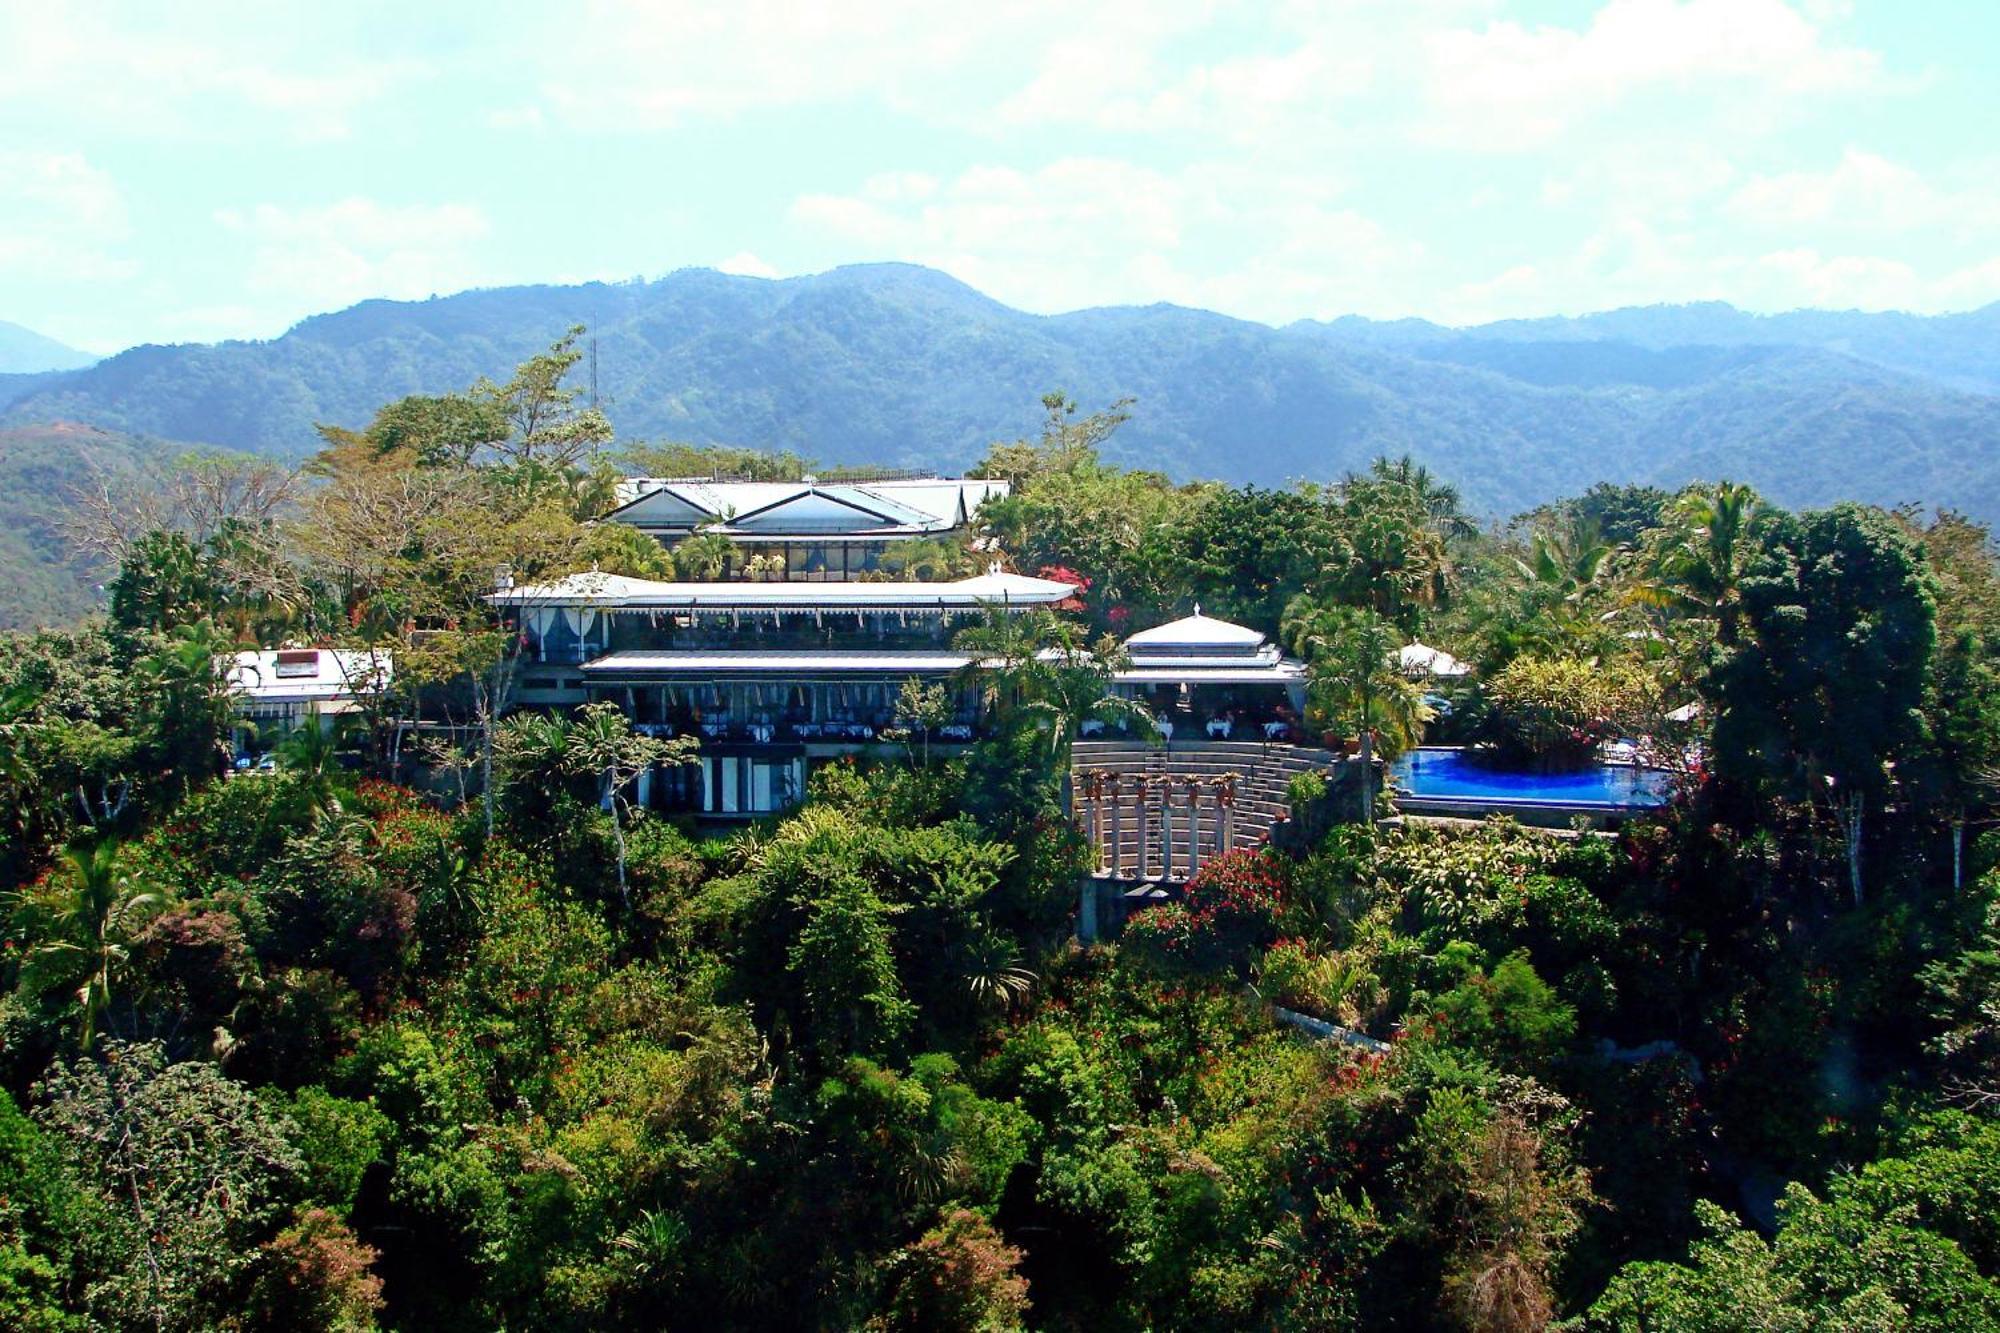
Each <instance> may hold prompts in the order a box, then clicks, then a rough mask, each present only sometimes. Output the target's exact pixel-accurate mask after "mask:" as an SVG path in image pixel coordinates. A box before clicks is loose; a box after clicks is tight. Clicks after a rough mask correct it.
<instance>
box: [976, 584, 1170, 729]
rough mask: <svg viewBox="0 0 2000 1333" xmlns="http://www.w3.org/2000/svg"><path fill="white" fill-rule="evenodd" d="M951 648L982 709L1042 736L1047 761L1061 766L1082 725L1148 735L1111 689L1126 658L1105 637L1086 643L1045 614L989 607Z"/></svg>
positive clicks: (1136, 708)
mask: <svg viewBox="0 0 2000 1333" xmlns="http://www.w3.org/2000/svg"><path fill="white" fill-rule="evenodd" d="M952 646H953V647H955V648H957V649H958V650H959V651H960V652H962V653H965V654H967V655H968V656H969V657H970V658H971V659H972V661H971V662H970V664H969V665H968V666H967V667H966V672H967V674H968V675H969V677H970V678H971V679H972V680H973V681H974V682H975V683H976V684H977V686H978V687H979V689H980V691H981V694H982V697H983V698H984V699H985V700H986V702H987V703H988V705H989V706H992V707H995V708H997V709H998V710H1000V711H1001V712H1002V713H1003V714H1011V715H1012V716H1013V717H1015V718H1016V719H1019V720H1021V721H1025V722H1030V723H1032V725H1033V726H1034V727H1035V728H1036V729H1037V730H1038V731H1042V732H1044V733H1046V734H1047V736H1048V742H1049V757H1050V759H1051V760H1055V761H1066V760H1067V759H1068V756H1069V749H1070V746H1071V744H1072V743H1074V741H1075V739H1076V733H1077V730H1078V729H1079V728H1080V727H1081V726H1082V725H1083V723H1085V722H1086V721H1092V720H1095V721H1100V722H1117V721H1127V722H1137V723H1140V724H1142V728H1141V732H1142V734H1151V733H1152V730H1153V728H1152V720H1153V718H1152V714H1151V713H1149V712H1147V711H1146V709H1145V706H1144V705H1142V704H1140V703H1138V702H1137V701H1136V700H1132V699H1127V698H1125V697H1124V696H1122V695H1120V694H1117V693H1115V692H1114V691H1113V690H1112V688H1111V677H1112V674H1113V673H1114V672H1116V671H1117V670H1118V669H1119V668H1120V667H1121V666H1123V665H1124V663H1125V657H1124V652H1123V650H1122V649H1121V648H1120V647H1119V646H1118V643H1117V641H1116V640H1115V639H1113V638H1111V637H1110V636H1109V635H1106V636H1104V637H1103V638H1100V639H1098V640H1097V641H1096V642H1094V643H1089V642H1086V641H1085V640H1084V637H1083V631H1082V630H1081V629H1080V628H1079V627H1078V626H1077V625H1075V624H1074V623H1072V622H1070V621H1067V620H1064V619H1062V618H1060V617H1059V616H1057V615H1056V614H1055V613H1053V612H1051V611H1048V610H1044V609H1037V610H1034V611H1031V612H1028V613H1027V614H1025V615H1018V616H1011V615H1008V614H1007V613H1006V612H1004V611H1001V610H1000V609H999V608H997V607H988V608H987V609H986V616H985V619H984V621H983V622H982V623H980V624H978V625H971V626H968V627H966V628H965V629H962V630H960V631H959V632H958V634H957V635H956V636H955V637H954V638H953V639H952Z"/></svg>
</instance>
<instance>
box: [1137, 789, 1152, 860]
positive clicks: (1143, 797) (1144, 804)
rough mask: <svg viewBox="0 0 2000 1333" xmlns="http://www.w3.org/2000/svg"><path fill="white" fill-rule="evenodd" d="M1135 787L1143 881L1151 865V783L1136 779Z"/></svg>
mask: <svg viewBox="0 0 2000 1333" xmlns="http://www.w3.org/2000/svg"><path fill="white" fill-rule="evenodd" d="M1135 785H1136V786H1137V787H1138V791H1139V837H1138V843H1139V866H1138V870H1139V878H1140V879H1141V880H1143V879H1145V878H1146V870H1147V867H1148V866H1149V865H1150V864H1151V863H1152V856H1151V852H1152V850H1153V810H1152V805H1151V803H1150V801H1149V798H1150V796H1151V795H1152V786H1153V781H1152V779H1151V778H1147V777H1141V778H1139V779H1138V781H1137V783H1136V784H1135Z"/></svg>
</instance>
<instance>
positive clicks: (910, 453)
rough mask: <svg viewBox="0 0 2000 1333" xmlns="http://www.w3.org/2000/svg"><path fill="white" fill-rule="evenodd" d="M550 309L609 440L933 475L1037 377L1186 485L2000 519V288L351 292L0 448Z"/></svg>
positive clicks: (266, 433) (430, 354) (275, 438)
mask: <svg viewBox="0 0 2000 1333" xmlns="http://www.w3.org/2000/svg"><path fill="white" fill-rule="evenodd" d="M572 324H583V325H586V326H588V328H589V329H590V332H591V336H592V338H593V339H594V341H595V343H596V349H595V350H596V386H597V393H598V395H599V397H600V401H601V403H602V405H603V406H604V408H605V410H606V411H607V413H609V415H610V416H611V418H612V420H613V422H614V424H615V425H616V426H617V428H618V431H619V434H620V436H621V437H622V438H625V439H628V440H634V439H657V438H671V439H677V440H689V441H696V442H711V443H734V444H753V445H762V446H768V447H778V448H788V449H794V450H797V451H798V452H800V453H803V454H805V455H807V456H809V457H812V458H815V459H818V460H821V461H822V462H826V463H881V464H892V465H897V466H909V467H935V468H943V469H951V468H957V467H962V466H964V465H966V464H968V463H970V462H971V461H972V460H973V459H975V458H976V457H977V456H978V455H979V454H980V453H981V452H982V451H983V450H984V448H985V446H986V445H987V444H988V443H989V442H991V441H992V440H994V439H997V438H1013V437H1016V436H1019V435H1023V434H1031V433H1033V431H1034V430H1035V429H1036V425H1037V422H1038V419H1039V416H1040V409H1039V406H1038V402H1037V400H1038V399H1039V397H1040V395H1042V394H1043V393H1045V392H1047V391H1049V390H1050V389H1056V388H1060V389H1063V390H1065V391H1067V392H1068V393H1069V394H1070V395H1071V396H1072V397H1074V398H1075V399H1076V400H1077V401H1078V403H1079V404H1080V405H1081V406H1082V407H1083V408H1085V409H1090V408H1094V407H1097V406H1101V405H1104V404H1107V403H1109V402H1112V401H1113V400H1115V399H1118V398H1121V397H1126V396H1130V397H1133V398H1135V399H1136V400H1137V402H1136V404H1135V406H1134V408H1133V417H1132V420H1131V422H1130V423H1129V424H1128V425H1127V426H1126V427H1125V428H1124V429H1123V430H1121V431H1119V432H1118V434H1116V435H1115V436H1113V437H1112V439H1111V441H1110V444H1109V447H1108V448H1107V450H1106V452H1107V454H1108V455H1109V456H1110V458H1111V459H1112V460H1113V461H1116V462H1121V463H1125V464H1129V465H1136V466H1146V467H1152V468H1158V469H1161V470H1164V471H1166V472H1168V473H1170V474H1172V475H1174V476H1175V477H1177V478H1182V479H1189V478H1196V477H1219V478H1222V479H1225V480H1227V481H1231V482H1258V483H1263V484H1274V483H1278V482H1282V481H1285V480H1287V479H1291V478H1296V477H1311V478H1320V479H1325V478H1332V477H1337V476H1339V475H1341V474H1342V473H1344V472H1346V471H1348V470H1350V469H1354V468H1359V467H1362V466H1364V465H1365V464H1366V463H1367V461H1368V460H1369V459H1371V458H1373V457H1374V456H1376V455H1378V454H1383V453H1390V454H1400V453H1405V452H1407V453H1411V454H1414V455H1415V456H1416V457H1418V458H1419V459H1420V460H1422V461H1423V462H1425V463H1427V464H1429V465H1430V466H1431V467H1432V468H1433V469H1434V470H1436V471H1437V472H1439V473H1441V474H1443V475H1444V476H1445V477H1447V478H1448V479H1450V480H1451V481H1453V482H1455V483H1457V484H1458V485H1459V486H1460V488H1461V489H1462V490H1463V492H1464V493H1465V495H1466V498H1467V500H1468V501H1469V503H1470V504H1471V505H1472V506H1473V507H1474V508H1475V509H1476V510H1478V511H1479V512H1481V513H1483V514H1486V515H1488V516H1504V515H1506V514H1510V513H1514V512H1518V511H1520V510H1522V509H1525V508H1528V507H1531V506H1533V505H1535V504H1538V503H1541V502H1543V501H1545V500H1549V499H1552V498H1555V497H1557V496H1560V495H1563V494H1567V493H1571V492H1574V491H1576V490H1578V489H1581V488H1582V487H1584V486H1586V485H1588V484H1589V483H1591V482H1593V481H1598V480H1611V481H1643V482H1653V483H1657V484H1661V485H1669V486H1671V485H1675V484H1678V483H1681V482H1684V481H1687V480H1690V479H1693V478H1698V477H1711V478H1712V477H1722V476H1727V477H1731V478H1734V479H1737V480H1742V481H1748V482H1750V483H1752V484H1754V485H1756V486H1757V487H1759V488H1760V489H1761V490H1763V491H1764V492H1765V493H1766V494H1768V495H1770V496H1771V497H1772V498H1773V499H1775V500H1778V501H1779V502H1781V503H1784V504H1788V505H1795V506H1805V505H1814V504H1823V503H1827V502H1830V501H1833V500H1836V499H1842V498H1856V499H1862V500H1869V501H1874V502H1878V503H1883V504H1898V503H1905V502H1915V503H1922V504H1927V505H1946V506H1951V507H1955V508H1958V509H1961V510H1965V511H1967V512H1969V513H1972V514H1974V515H1976V516H1978V517H1981V518H1985V519H1988V520H2000V305H1994V306H1989V307H1986V308H1985V309H1983V310H1978V311H1974V312H1970V313H1966V314H1957V315H1944V316H1934V317H1924V316H1914V315H1903V314H1863V313H1858V312H1831V311H1799V312H1794V313H1791V314H1784V315H1772V316H1760V315H1752V314H1747V313H1744V312H1742V311H1738V310H1736V309H1734V308H1732V307H1730V306H1727V305H1722V304H1718V303H1703V304H1693V305H1678V306H1652V307H1644V308H1633V309H1624V310H1616V311H1611V312H1607V313H1603V314H1594V315H1586V316H1582V317H1578V318H1551V319H1534V320H1512V321H1506V322H1502V323H1495V324H1487V325H1482V326H1477V327H1471V328H1449V327H1445V326H1442V325H1437V324H1432V323H1428V322H1426V321H1422V320H1414V319H1405V320H1393V321H1373V320H1366V319H1360V318H1355V317H1349V318H1343V319H1337V320H1333V321H1330V322H1316V321H1303V322H1299V323H1295V324H1291V325H1287V326H1284V327H1276V328H1274V327H1272V326H1269V325H1265V324H1258V323H1253V322H1250V321H1246V320H1240V319H1233V318H1230V317H1227V316H1224V315H1219V314H1214V313H1211V312H1208V311H1202V310H1192V309H1187V308H1183V307H1177V306H1170V305H1153V306H1145V307H1113V308H1103V309H1091V310H1079V311H1075V312H1071V313H1068V314H1060V315H1047V316H1045V315H1035V314H1029V313H1026V312H1023V311H1020V310H1016V309H1012V308H1010V307H1008V306H1006V305H1003V304H1001V303H1000V302H998V301H995V300H992V299H991V298H989V297H987V296H984V295H982V294H981V293H979V292H977V291H975V290H973V289H972V288H970V287H968V286H966V285H964V284H963V283H960V282H958V281H956V280H955V279H953V278H951V277H949V276H947V275H945V274H943V273H939V272H936V271H933V270H930V269H925V268H920V267H916V266H912V265H903V264H871V265H858V266H852V267H846V268H839V269H834V270H831V271H829V272H826V273H822V274H817V275H813V276H809V277H799V278H788V279H776V280H770V279H761V278H751V277H737V276H730V275H725V274H721V273H717V272H714V271H711V270H706V269H685V270H681V271H678V272H675V273H672V274H669V275H668V276H666V277H663V278H660V279H658V280H655V281H647V282H639V281H635V282H630V283H618V284H613V283H588V284H581V285H576V286H527V287H508V288H495V289H487V290H478V291H469V292H463V293H460V294H457V295H453V296H446V297H436V298H432V299H431V300H428V301H418V302H398V301H366V302H363V303H361V304H359V305H356V306H353V307H350V308H348V309H346V310H342V311H338V312H335V313H331V314H325V315H318V316H314V317H312V318H310V319H306V320H304V321H302V322H300V323H299V324H297V325H296V326H294V327H293V328H292V329H290V330H288V331H287V332H286V333H284V334H283V335H282V336H280V337H278V338H274V339H271V340H269V341H265V342H225V343H219V344H213V345H180V346H145V347H136V348H133V349H131V350H129V351H126V352H122V353H119V354H118V355H116V356H112V357H109V358H106V359H104V360H102V361H99V362H97V363H95V364H93V365H89V366H86V367H83V368H78V369H66V370H55V371H48V372H45V373H40V374H30V375H21V374H13V375H0V427H14V428H17V430H16V431H15V432H12V433H10V434H9V436H8V438H7V439H5V440H0V449H20V448H32V447H34V444H35V440H34V438H29V439H25V440H23V439H19V438H16V437H17V436H18V434H19V432H18V428H22V427H28V426H38V427H47V426H49V425H50V424H52V423H59V422H73V423H80V424H82V425H85V426H89V427H93V428H95V429H96V430H97V431H99V432H109V433H115V434H118V435H124V436H131V437H137V438H138V439H139V440H140V441H142V442H156V441H161V440H170V441H181V442H194V443H202V444H209V445H217V446H222V447H226V448H232V449H240V450H246V451H250V452H254V453H259V454H267V455H271V456H275V457H278V458H283V459H298V458H301V457H303V456H304V455H305V454H307V453H308V452H310V451H311V450H312V449H313V448H314V447H315V446H316V443H317V441H316V437H315V435H314V433H313V426H314V424H315V423H317V422H330V423H334V424H339V425H347V426H356V425H360V424H362V423H364V422H365V421H366V420H367V419H368V417H369V415H370V414H371V413H372V412H373V410H374V409H375V408H376V407H377V406H378V405H380V404H381V403H383V402H385V401H387V400H390V399H392V398H395V397H397V396H399V395H402V394H407V393H417V392H425V393H437V392H444V391H448V390H452V389H458V388H463V387H464V386H466V385H467V384H469V383H471V382H472V381H473V380H475V379H476V378H478V377H479V376H481V375H489V376H493V377H496V378H498V377H504V376H505V374H506V373H507V372H508V371H509V370H510V369H511V368H512V367H513V365H514V364H515V363H517V362H518V361H520V360H522V359H523V358H525V357H526V356H528V355H530V354H532V353H533V352H535V351H537V350H539V349H540V348H542V347H545V346H547V345H548V344H549V343H550V342H551V341H553V340H554V339H555V338H556V337H558V336H559V335H560V334H561V333H562V332H563V331H564V329H566V328H567V327H569V326H570V325H572ZM0 364H5V363H0ZM40 438H41V439H42V440H43V442H44V443H46V437H45V436H44V437H40ZM106 438H108V437H106ZM128 447H147V448H150V447H156V446H155V445H152V444H142V445H141V446H128ZM0 456H4V454H0ZM4 517H5V516H4V515H0V521H4ZM4 555H5V553H4V552H0V557H4ZM0 572H4V571H0ZM8 618H10V617H8V616H6V615H5V614H4V613H0V620H4V619H8Z"/></svg>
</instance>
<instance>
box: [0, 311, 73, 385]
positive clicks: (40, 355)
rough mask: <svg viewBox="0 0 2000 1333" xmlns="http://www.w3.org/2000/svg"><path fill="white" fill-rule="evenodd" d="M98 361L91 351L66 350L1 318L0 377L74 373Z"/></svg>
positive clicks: (55, 342)
mask: <svg viewBox="0 0 2000 1333" xmlns="http://www.w3.org/2000/svg"><path fill="white" fill-rule="evenodd" d="M95 360H97V358H96V357H94V356H92V355H91V354H90V353H88V352H79V351H77V350H76V348H74V347H66V346H64V345H63V344H62V343H59V342H57V341H56V340H55V339H54V338H46V337H43V336H42V335H41V334H39V333H36V332H35V331H34V330H33V329H24V328H22V327H21V326H20V325H19V324H10V323H8V322H7V321H6V320H4V319H0V375H20V374H33V373H34V372H36V371H41V370H74V369H76V368H77V367H79V366H87V365H89V364H90V363H91V362H93V361H95Z"/></svg>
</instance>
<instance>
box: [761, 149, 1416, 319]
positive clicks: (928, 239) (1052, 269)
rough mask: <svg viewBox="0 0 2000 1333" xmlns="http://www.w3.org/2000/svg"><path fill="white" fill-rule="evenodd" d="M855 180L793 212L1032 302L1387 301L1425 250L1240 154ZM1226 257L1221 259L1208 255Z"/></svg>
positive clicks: (1293, 306)
mask: <svg viewBox="0 0 2000 1333" xmlns="http://www.w3.org/2000/svg"><path fill="white" fill-rule="evenodd" d="M893 193H894V191H891V190H888V189H886V188H885V187H884V185H883V184H882V183H881V182H880V181H869V182H865V183H864V184H863V185H862V186H861V188H859V189H858V190H856V191H854V192H852V193H849V194H839V195H832V194H815V195H806V196H803V197H801V198H800V199H798V200H797V201H796V202H795V203H794V204H793V207H792V211H791V217H792V221H793V222H794V223H795V224H796V225H797V226H798V227H800V228H801V229H803V230H805V231H807V232H809V233H811V234H812V235H813V236H814V237H815V238H817V239H819V240H821V241H823V242H825V241H831V242H834V243H835V246H834V248H836V249H838V250H839V251H841V252H843V253H847V254H866V255H871V256H877V257H890V256H892V257H895V258H900V259H908V260H912V261H915V262H918V263H925V264H930V265H933V266H935V267H938V268H942V269H944V270H946V271H947V272H950V273H952V274H955V275H956V276H958V277H959V278H961V279H963V280H965V281H967V282H969V283H971V284H972V285H974V286H975V287H978V288H980V289H981V290H982V291H985V292H987V293H989V294H990V295H993V296H994V297H996V298H998V299H1000V300H1003V301H1007V302H1009V303H1010V304H1013V305H1017V306H1021V307H1023V308H1026V309H1030V310H1041V311H1049V310H1057V309H1071V308H1075V307H1077V306H1087V305H1097V304H1120V303H1128V302H1152V301H1163V300H1164V301H1172V302H1177V303H1181V304H1186V305H1195V306H1204V307H1208V308H1212V309H1219V310H1226V311H1228V312H1230V313H1232V314H1238V315H1242V316H1245V317H1248V318H1252V319H1267V320H1277V321H1282V320H1290V319H1295V318H1298V317H1300V316H1302V315H1307V314H1315V315H1330V314H1340V313H1345V312H1347V311H1351V310H1356V309H1365V310H1372V311H1377V312H1383V311H1387V310H1390V309H1392V308H1394V306H1395V304H1396V300H1395V297H1394V291H1395V289H1396V287H1397V285H1398V284H1399V283H1402V282H1407V281H1408V280H1409V279H1410V278H1411V277H1412V276H1413V275H1414V274H1415V272H1416V271H1417V269H1418V267H1419V266H1420V265H1421V263H1422V260H1423V258H1424V251H1423V247H1422V246H1421V245H1419V244H1417V243H1416V242H1415V241H1413V240H1410V239H1408V238H1405V237H1401V236H1397V235H1395V234H1393V233H1391V232H1390V231H1388V230H1387V229H1385V228H1384V227H1382V226H1381V225H1379V224H1378V223H1376V222H1375V221H1373V220H1372V219H1370V218H1367V217H1365V216H1363V215H1362V214H1360V213H1358V212H1356V211H1355V210H1353V209H1351V208H1347V207H1345V206H1343V205H1342V204H1341V203H1340V202H1339V200H1338V199H1337V198H1336V197H1335V196H1334V193H1333V190H1332V188H1331V187H1330V186H1329V185H1327V184H1325V183H1324V182H1321V181H1317V180H1311V179H1303V178H1300V179H1283V180H1275V181H1274V180H1269V179H1264V178H1262V177H1260V176H1259V175H1258V174H1257V173H1256V172H1255V171H1254V170H1253V169H1251V168H1248V167H1245V166H1242V165H1239V164H1235V163H1203V164H1195V165H1191V166H1189V167H1186V168H1183V169H1181V170H1178V171H1174V172H1163V171H1158V170H1154V169H1151V168H1147V167H1143V166H1138V165H1135V164H1133V163H1129V162H1122V161H1117V160H1113V159H1105V158H1082V157H1078V158H1064V159H1061V160H1058V161H1055V162H1051V163H1049V164H1047V165H1046V166H1043V167H1041V168H1038V169H1035V170H1032V171H1023V170H1019V169H1015V168H1011V167H998V166H978V167H972V168H968V169H967V170H965V171H964V172H961V173H960V174H959V175H958V176H956V177H953V178H952V179H950V180H948V181H944V182H940V183H939V184H938V185H937V186H936V188H935V189H934V190H932V191H931V192H929V193H927V194H925V195H923V196H922V197H919V198H895V199H890V198H885V197H884V196H885V195H887V194H893ZM1218 254H1220V255H1225V256H1228V257H1229V262H1227V263H1225V264H1223V265H1220V266H1218V265H1216V264H1215V263H1214V262H1213V257H1214V256H1216V255H1218Z"/></svg>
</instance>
